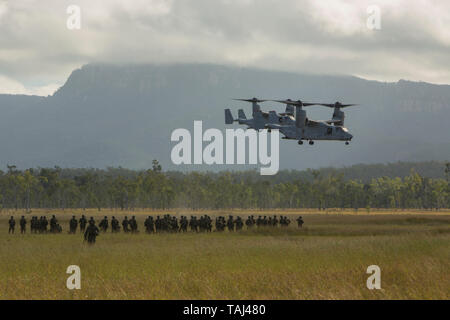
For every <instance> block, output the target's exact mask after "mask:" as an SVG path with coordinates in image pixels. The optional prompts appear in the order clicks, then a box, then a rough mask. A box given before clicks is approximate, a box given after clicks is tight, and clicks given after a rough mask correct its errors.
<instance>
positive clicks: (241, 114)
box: [238, 109, 247, 120]
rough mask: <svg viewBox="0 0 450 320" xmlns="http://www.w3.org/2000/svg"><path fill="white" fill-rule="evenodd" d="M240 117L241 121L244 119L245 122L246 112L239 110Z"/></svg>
mask: <svg viewBox="0 0 450 320" xmlns="http://www.w3.org/2000/svg"><path fill="white" fill-rule="evenodd" d="M238 117H239V119H243V120H246V119H247V117H246V116H245V113H244V110H242V109H239V110H238Z"/></svg>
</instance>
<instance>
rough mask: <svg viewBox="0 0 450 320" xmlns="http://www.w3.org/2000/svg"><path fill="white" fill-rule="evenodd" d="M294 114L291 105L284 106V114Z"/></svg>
mask: <svg viewBox="0 0 450 320" xmlns="http://www.w3.org/2000/svg"><path fill="white" fill-rule="evenodd" d="M294 112H295V110H294V106H293V105H292V104H286V111H285V113H287V114H291V115H294Z"/></svg>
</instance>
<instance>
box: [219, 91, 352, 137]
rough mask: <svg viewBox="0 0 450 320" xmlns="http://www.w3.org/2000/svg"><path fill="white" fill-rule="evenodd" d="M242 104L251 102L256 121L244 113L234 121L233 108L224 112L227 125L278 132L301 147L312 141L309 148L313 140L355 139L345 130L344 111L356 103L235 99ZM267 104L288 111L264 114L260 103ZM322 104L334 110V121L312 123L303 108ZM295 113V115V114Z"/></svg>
mask: <svg viewBox="0 0 450 320" xmlns="http://www.w3.org/2000/svg"><path fill="white" fill-rule="evenodd" d="M235 100H239V101H246V102H250V103H252V106H253V110H252V111H253V112H252V115H253V118H252V119H247V117H246V116H245V113H244V110H242V109H239V110H238V118H237V119H234V118H233V116H232V114H231V111H230V109H225V124H232V123H233V122H238V123H239V124H244V125H247V126H248V128H249V129H255V130H261V129H269V131H270V130H271V129H278V130H280V132H281V133H282V134H283V135H284V137H283V139H292V140H298V144H300V145H302V144H303V140H306V141H309V144H310V145H313V144H314V140H334V141H345V144H347V145H348V144H349V141H350V140H351V139H352V138H353V136H352V135H351V134H350V133H349V132H348V129H347V128H345V127H344V119H345V114H344V112H343V111H341V109H342V108H345V107H350V106H354V105H355V104H342V103H340V102H336V103H334V104H330V103H311V102H302V101H301V100H297V101H293V100H290V99H287V100H260V99H257V98H253V99H235ZM265 101H274V102H279V103H283V104H286V111H285V112H284V113H276V112H275V111H270V112H264V111H261V107H260V106H259V104H258V103H260V102H265ZM313 105H319V106H325V107H329V108H334V112H333V117H332V119H331V120H325V121H321V120H311V119H308V117H307V116H306V111H305V110H303V107H308V106H313ZM294 110H295V114H294Z"/></svg>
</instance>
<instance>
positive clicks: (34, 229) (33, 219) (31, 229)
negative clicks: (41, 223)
mask: <svg viewBox="0 0 450 320" xmlns="http://www.w3.org/2000/svg"><path fill="white" fill-rule="evenodd" d="M35 218H36V217H35V216H32V217H31V220H30V232H31V233H35V232H36V222H35Z"/></svg>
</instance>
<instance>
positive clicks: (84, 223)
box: [78, 214, 87, 232]
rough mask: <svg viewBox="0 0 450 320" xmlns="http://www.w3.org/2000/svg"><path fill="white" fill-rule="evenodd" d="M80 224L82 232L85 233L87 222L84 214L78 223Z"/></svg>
mask: <svg viewBox="0 0 450 320" xmlns="http://www.w3.org/2000/svg"><path fill="white" fill-rule="evenodd" d="M78 222H79V223H80V232H84V230H86V224H87V220H86V217H85V216H84V214H83V215H82V216H81V218H80V220H79V221H78Z"/></svg>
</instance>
